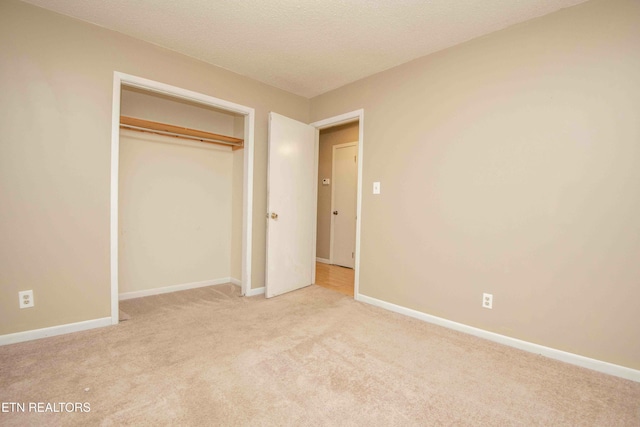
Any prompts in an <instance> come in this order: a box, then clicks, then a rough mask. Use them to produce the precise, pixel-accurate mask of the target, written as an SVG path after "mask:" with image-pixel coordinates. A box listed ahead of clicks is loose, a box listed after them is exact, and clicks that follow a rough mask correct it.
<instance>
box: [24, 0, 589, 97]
mask: <svg viewBox="0 0 640 427" xmlns="http://www.w3.org/2000/svg"><path fill="white" fill-rule="evenodd" d="M584 1H585V0H270V1H264V0H246V1H241V0H179V1H176V0H137V1H134V0H107V1H105V0H27V2H28V3H31V4H34V5H37V6H40V7H43V8H46V9H50V10H53V11H56V12H59V13H62V14H65V15H69V16H73V17H76V18H78V19H81V20H84V21H88V22H92V23H95V24H98V25H100V26H103V27H106V28H109V29H112V30H115V31H119V32H121V33H124V34H128V35H130V36H133V37H136V38H139V39H142V40H146V41H148V42H151V43H154V44H157V45H160V46H163V47H166V48H169V49H172V50H175V51H178V52H181V53H184V54H186V55H189V56H192V57H194V58H198V59H200V60H202V61H205V62H208V63H211V64H215V65H218V66H220V67H223V68H226V69H228V70H231V71H234V72H236V73H239V74H242V75H245V76H248V77H251V78H254V79H256V80H259V81H262V82H265V83H267V84H270V85H272V86H276V87H279V88H281V89H284V90H287V91H289V92H293V93H295V94H298V95H302V96H304V97H308V98H311V97H313V96H316V95H319V94H322V93H324V92H327V91H329V90H332V89H335V88H338V87H340V86H343V85H345V84H347V83H350V82H353V81H356V80H358V79H361V78H363V77H366V76H369V75H371V74H375V73H377V72H379V71H383V70H386V69H388V68H391V67H394V66H396V65H400V64H402V63H404V62H408V61H410V60H412V59H415V58H419V57H421V56H424V55H427V54H429V53H433V52H436V51H438V50H441V49H444V48H447V47H449V46H453V45H456V44H458V43H462V42H464V41H466V40H469V39H472V38H474V37H478V36H481V35H484V34H487V33H490V32H493V31H497V30H500V29H503V28H506V27H508V26H510V25H513V24H516V23H518V22H522V21H526V20H528V19H532V18H535V17H538V16H542V15H545V14H548V13H551V12H554V11H556V10H558V9H562V8H564V7H568V6H573V5H575V4H578V3H582V2H584Z"/></svg>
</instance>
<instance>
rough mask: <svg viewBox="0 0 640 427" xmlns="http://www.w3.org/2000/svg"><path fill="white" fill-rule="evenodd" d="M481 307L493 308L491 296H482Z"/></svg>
mask: <svg viewBox="0 0 640 427" xmlns="http://www.w3.org/2000/svg"><path fill="white" fill-rule="evenodd" d="M482 307H484V308H493V294H486V293H485V294H482Z"/></svg>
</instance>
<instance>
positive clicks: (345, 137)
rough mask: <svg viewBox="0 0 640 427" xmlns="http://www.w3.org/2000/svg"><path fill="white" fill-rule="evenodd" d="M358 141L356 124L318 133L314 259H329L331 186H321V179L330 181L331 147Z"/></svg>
mask: <svg viewBox="0 0 640 427" xmlns="http://www.w3.org/2000/svg"><path fill="white" fill-rule="evenodd" d="M354 141H355V142H357V141H358V123H348V124H346V125H342V126H336V127H332V128H328V129H323V130H322V131H320V141H319V142H320V144H319V145H320V148H319V155H318V226H317V230H316V231H317V239H316V257H318V258H324V259H329V252H330V241H331V188H332V187H331V186H332V185H333V182H331V184H330V185H322V179H323V178H329V179H331V171H332V168H331V165H332V158H333V146H334V145H337V144H344V143H347V142H354Z"/></svg>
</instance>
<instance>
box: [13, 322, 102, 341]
mask: <svg viewBox="0 0 640 427" xmlns="http://www.w3.org/2000/svg"><path fill="white" fill-rule="evenodd" d="M110 325H111V317H102V318H100V319H93V320H85V321H83V322H76V323H68V324H66V325H58V326H51V327H49V328H42V329H32V330H30V331H24V332H16V333H13V334H6V335H0V345H7V344H16V343H19V342H25V341H33V340H37V339H40V338H48V337H55V336H57V335H64V334H70V333H72V332H80V331H86V330H89V329H95V328H102V327H105V326H110Z"/></svg>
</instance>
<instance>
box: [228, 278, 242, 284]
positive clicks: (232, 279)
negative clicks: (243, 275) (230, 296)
mask: <svg viewBox="0 0 640 427" xmlns="http://www.w3.org/2000/svg"><path fill="white" fill-rule="evenodd" d="M229 282H231V284H233V285H236V286H242V280H239V279H236V278H234V277H230V278H229Z"/></svg>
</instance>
